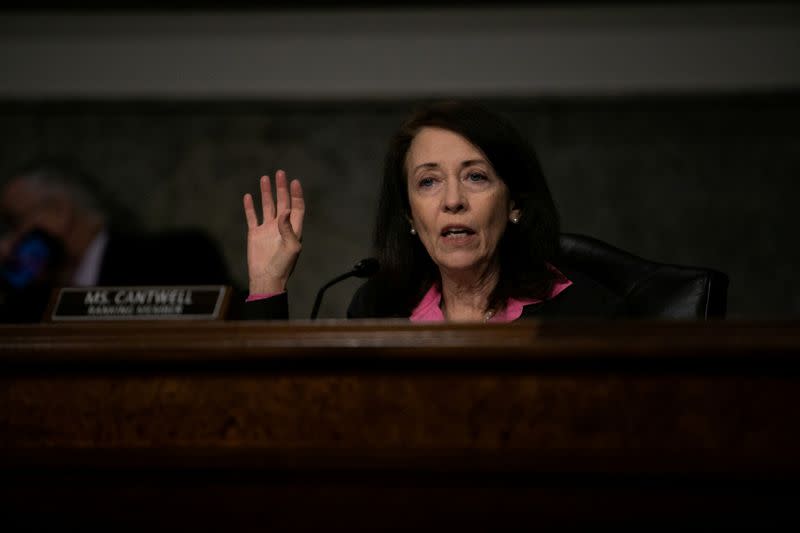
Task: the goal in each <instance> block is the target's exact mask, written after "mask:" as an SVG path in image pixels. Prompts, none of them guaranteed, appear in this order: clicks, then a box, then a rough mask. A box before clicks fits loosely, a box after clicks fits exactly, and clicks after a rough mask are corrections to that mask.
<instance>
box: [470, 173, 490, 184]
mask: <svg viewBox="0 0 800 533" xmlns="http://www.w3.org/2000/svg"><path fill="white" fill-rule="evenodd" d="M467 179H468V180H469V181H474V182H478V181H485V180H486V179H487V177H486V174H483V173H482V172H470V173H469V174H467Z"/></svg>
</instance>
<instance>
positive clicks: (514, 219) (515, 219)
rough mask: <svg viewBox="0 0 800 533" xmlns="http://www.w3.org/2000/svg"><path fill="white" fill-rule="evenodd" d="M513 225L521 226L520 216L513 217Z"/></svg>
mask: <svg viewBox="0 0 800 533" xmlns="http://www.w3.org/2000/svg"><path fill="white" fill-rule="evenodd" d="M511 223H512V224H519V217H518V216H513V217H511Z"/></svg>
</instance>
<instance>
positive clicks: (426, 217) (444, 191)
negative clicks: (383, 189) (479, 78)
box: [406, 127, 519, 273]
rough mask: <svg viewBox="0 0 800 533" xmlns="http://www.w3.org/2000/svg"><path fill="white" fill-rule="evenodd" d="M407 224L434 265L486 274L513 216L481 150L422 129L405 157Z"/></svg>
mask: <svg viewBox="0 0 800 533" xmlns="http://www.w3.org/2000/svg"><path fill="white" fill-rule="evenodd" d="M406 176H407V182H408V200H409V204H410V206H411V218H412V220H411V223H412V224H413V227H414V229H416V231H417V235H418V236H419V238H420V240H421V241H422V244H423V245H424V246H425V249H426V250H427V251H428V254H430V256H431V258H432V259H433V261H434V263H436V264H437V265H438V266H439V268H440V269H445V270H454V271H455V270H476V271H478V273H483V272H485V271H486V268H487V267H491V266H492V265H493V264H494V263H493V261H494V259H495V255H496V253H497V244H498V243H499V242H500V238H501V237H502V235H503V232H504V231H505V229H506V225H507V224H508V221H509V219H510V218H511V217H513V216H519V211H518V210H516V209H514V206H513V203H512V201H511V198H510V194H509V191H508V187H506V184H505V183H504V182H503V180H501V179H500V177H499V176H498V175H497V174H496V173H495V171H494V168H492V165H491V164H489V161H488V159H487V158H486V156H485V155H484V154H483V152H482V151H481V150H480V149H479V148H478V147H477V146H475V145H473V144H472V143H470V142H469V141H468V140H467V139H465V138H464V137H462V136H461V135H459V134H457V133H455V132H452V131H449V130H445V129H441V128H434V127H425V128H422V129H421V130H420V131H419V133H417V135H416V136H415V137H414V139H413V141H412V142H411V146H410V147H409V150H408V153H407V155H406Z"/></svg>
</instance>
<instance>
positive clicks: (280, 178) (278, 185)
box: [275, 170, 292, 214]
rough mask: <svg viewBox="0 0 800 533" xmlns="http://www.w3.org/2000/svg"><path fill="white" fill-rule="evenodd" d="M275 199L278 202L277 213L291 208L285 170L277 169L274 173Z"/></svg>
mask: <svg viewBox="0 0 800 533" xmlns="http://www.w3.org/2000/svg"><path fill="white" fill-rule="evenodd" d="M275 199H276V201H277V202H276V203H277V204H278V209H277V213H278V214H280V213H283V212H284V211H288V210H290V209H291V208H292V205H291V203H290V200H289V183H288V182H287V180H286V172H284V171H283V170H279V171H277V172H276V173H275Z"/></svg>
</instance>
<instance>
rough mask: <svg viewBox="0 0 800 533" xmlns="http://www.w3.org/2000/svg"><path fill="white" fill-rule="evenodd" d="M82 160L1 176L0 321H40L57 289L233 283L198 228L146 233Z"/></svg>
mask: <svg viewBox="0 0 800 533" xmlns="http://www.w3.org/2000/svg"><path fill="white" fill-rule="evenodd" d="M115 204H116V202H114V201H113V200H112V199H111V198H109V197H105V196H104V193H103V191H102V188H101V187H100V186H99V183H98V181H97V180H96V179H95V178H94V176H92V175H91V174H90V173H89V172H87V171H86V170H85V169H84V168H83V166H82V165H81V164H80V163H79V162H77V161H75V160H74V159H72V158H69V157H64V156H43V157H37V158H34V159H32V160H30V161H28V162H26V163H24V164H23V165H21V166H20V167H18V168H16V169H14V170H12V171H11V172H10V173H8V174H7V176H6V177H5V178H4V179H3V180H2V181H0V221H1V222H0V224H1V225H0V265H1V266H0V321H2V322H7V323H8V322H38V321H40V320H42V318H43V313H44V312H45V310H46V308H47V305H48V303H49V300H50V297H51V294H52V291H53V289H54V288H57V287H91V286H112V285H120V286H121V285H131V286H133V285H200V284H202V285H231V286H232V285H233V282H232V279H231V275H230V273H229V270H228V267H227V265H226V262H225V259H224V256H223V254H222V253H221V251H220V249H219V248H218V246H217V244H216V243H215V242H214V241H213V239H211V237H210V236H209V235H208V234H207V233H206V232H205V231H203V230H201V229H198V228H190V229H180V230H170V231H164V232H144V231H141V230H139V229H137V224H136V222H135V216H133V215H132V213H130V212H126V211H125V210H124V209H123V208H122V207H120V206H117V205H115Z"/></svg>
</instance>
